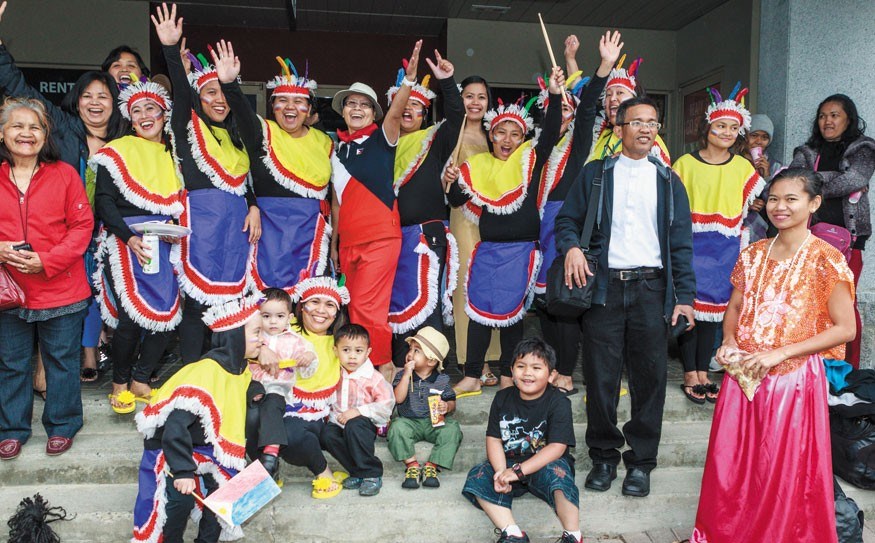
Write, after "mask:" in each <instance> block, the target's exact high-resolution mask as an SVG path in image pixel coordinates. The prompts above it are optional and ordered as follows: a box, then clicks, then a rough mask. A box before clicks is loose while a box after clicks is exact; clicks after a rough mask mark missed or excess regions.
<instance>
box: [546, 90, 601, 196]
mask: <svg viewBox="0 0 875 543" xmlns="http://www.w3.org/2000/svg"><path fill="white" fill-rule="evenodd" d="M607 82H608V78H607V76H605V77H599V76H597V75H596V74H593V75H592V78H591V79H590V80H589V83H588V84H587V85H586V87H584V89H583V94H582V95H581V97H580V103H579V104H578V105H577V111H576V112H575V114H574V130H573V131H572V134H571V137H572V138H573V139H572V141H571V152H570V153H569V154H568V160H567V161H566V162H565V170H564V171H563V172H562V177H560V178H559V182H558V183H556V185H555V186H554V187H553V190H552V191H550V195H549V197H548V198H547V199H548V200H550V201H554V202H555V201H560V202H561V201H564V200H565V197H566V196H567V195H568V191H569V190H571V185H572V183H574V179H575V178H576V177H577V174H579V173H580V170H581V168H583V165H584V164H586V159H587V158H588V157H589V152H590V149H591V148H592V139H593V131H592V126H593V124H594V123H595V117H596V112H597V111H598V102H599V98H600V97H601V95H602V91H604V90H605V84H606V83H607Z"/></svg>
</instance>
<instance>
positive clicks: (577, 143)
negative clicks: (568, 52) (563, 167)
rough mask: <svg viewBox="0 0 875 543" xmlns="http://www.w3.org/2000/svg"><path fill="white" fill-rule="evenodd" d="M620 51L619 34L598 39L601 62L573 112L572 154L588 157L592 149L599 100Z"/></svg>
mask: <svg viewBox="0 0 875 543" xmlns="http://www.w3.org/2000/svg"><path fill="white" fill-rule="evenodd" d="M622 50H623V42H621V41H620V33H619V32H614V33H613V34H611V33H610V32H605V35H604V36H602V37H601V38H600V39H599V56H601V59H602V60H601V63H600V64H599V67H598V69H597V70H596V72H595V75H594V76H593V78H592V79H590V81H589V83H588V84H587V86H586V87H584V89H583V94H582V95H581V97H580V104H578V106H577V112H575V116H574V119H575V121H574V144H573V145H574V149H572V153H575V152H580V153H585V154H586V155H589V148H590V147H592V137H593V134H592V125H593V123H594V122H595V116H596V112H597V111H598V102H599V98H600V97H601V95H602V92H604V90H605V84H606V83H607V82H608V76H609V75H610V74H611V68H613V67H614V65H615V64H616V63H617V59H618V58H620V51H622ZM575 66H576V63H575ZM569 69H570V68H569ZM572 73H573V72H572ZM585 158H586V157H584V159H585Z"/></svg>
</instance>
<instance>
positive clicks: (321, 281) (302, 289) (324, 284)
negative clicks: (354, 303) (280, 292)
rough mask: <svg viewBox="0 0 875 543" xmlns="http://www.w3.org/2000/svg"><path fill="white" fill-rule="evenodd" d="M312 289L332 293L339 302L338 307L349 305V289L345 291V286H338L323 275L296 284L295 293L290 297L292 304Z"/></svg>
mask: <svg viewBox="0 0 875 543" xmlns="http://www.w3.org/2000/svg"><path fill="white" fill-rule="evenodd" d="M313 288H316V289H319V290H328V291H330V292H332V293H333V294H335V297H336V299H337V300H339V301H340V305H348V304H349V289H347V288H346V286H342V287H341V286H338V285H337V281H336V280H335V279H334V278H332V277H328V276H325V275H322V276H317V277H307V278H306V279H303V280H301V281H298V284H297V285H295V293H294V295H292V302H295V303H297V302H298V300H301V299H302V298H303V297H304V295H305V294H306V293H307V291H308V290H309V289H313Z"/></svg>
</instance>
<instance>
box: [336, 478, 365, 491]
mask: <svg viewBox="0 0 875 543" xmlns="http://www.w3.org/2000/svg"><path fill="white" fill-rule="evenodd" d="M363 480H364V479H362V478H361V477H347V478H346V479H344V480H343V483H341V484H342V485H343V488H345V489H347V490H358V489H359V487H361V486H362V481H363Z"/></svg>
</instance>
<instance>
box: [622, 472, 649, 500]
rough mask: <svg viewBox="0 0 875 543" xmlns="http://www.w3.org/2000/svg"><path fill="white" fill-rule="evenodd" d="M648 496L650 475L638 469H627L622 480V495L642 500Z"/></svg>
mask: <svg viewBox="0 0 875 543" xmlns="http://www.w3.org/2000/svg"><path fill="white" fill-rule="evenodd" d="M648 494H650V474H649V473H647V472H646V471H644V470H641V469H638V468H629V469H628V470H627V471H626V478H625V479H623V495H624V496H636V497H638V498H643V497H644V496H647V495H648Z"/></svg>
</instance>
